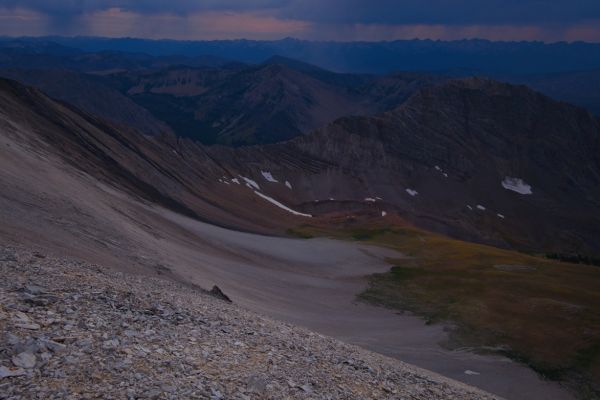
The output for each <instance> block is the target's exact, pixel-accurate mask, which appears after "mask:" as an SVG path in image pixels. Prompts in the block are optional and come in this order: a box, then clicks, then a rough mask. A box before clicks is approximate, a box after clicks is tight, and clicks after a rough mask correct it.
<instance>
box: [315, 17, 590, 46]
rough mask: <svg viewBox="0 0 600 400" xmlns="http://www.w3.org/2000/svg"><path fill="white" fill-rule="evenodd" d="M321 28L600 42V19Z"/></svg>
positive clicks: (344, 34) (381, 36)
mask: <svg viewBox="0 0 600 400" xmlns="http://www.w3.org/2000/svg"><path fill="white" fill-rule="evenodd" d="M320 32H321V33H320V35H324V36H327V37H329V38H330V39H332V40H340V41H355V40H361V41H377V40H401V39H414V38H419V39H433V40H437V39H439V40H458V39H474V38H480V39H489V40H504V41H512V40H514V41H520V40H539V41H545V42H557V41H576V40H585V41H590V42H600V21H596V22H595V23H586V24H578V25H571V26H556V25H555V26H538V25H442V24H431V25H428V24H411V25H384V24H354V25H346V26H337V27H336V28H335V29H331V27H327V26H323V27H321V29H320ZM309 37H310V35H309ZM310 38H314V37H310Z"/></svg>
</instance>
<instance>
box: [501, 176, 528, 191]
mask: <svg viewBox="0 0 600 400" xmlns="http://www.w3.org/2000/svg"><path fill="white" fill-rule="evenodd" d="M502 187H503V188H504V189H507V190H512V191H513V192H517V193H519V194H532V193H533V192H532V191H531V185H528V184H527V183H525V182H524V181H523V179H520V178H511V177H510V176H507V177H505V178H504V180H503V181H502Z"/></svg>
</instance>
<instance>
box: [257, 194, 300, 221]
mask: <svg viewBox="0 0 600 400" xmlns="http://www.w3.org/2000/svg"><path fill="white" fill-rule="evenodd" d="M254 193H255V194H257V195H259V196H260V197H262V198H263V199H265V200H267V201H268V202H269V203H271V204H274V205H276V206H277V207H279V208H281V209H283V210H285V211H287V212H289V213H292V214H294V215H298V216H301V217H309V218H310V217H312V215H310V214H303V213H301V212H298V211H294V210H292V209H291V208H289V207H287V206H286V205H284V204H281V203H280V202H278V201H277V200H275V199H273V198H271V197H269V196H267V195H264V194H262V193H260V192H257V191H256V190H255V191H254Z"/></svg>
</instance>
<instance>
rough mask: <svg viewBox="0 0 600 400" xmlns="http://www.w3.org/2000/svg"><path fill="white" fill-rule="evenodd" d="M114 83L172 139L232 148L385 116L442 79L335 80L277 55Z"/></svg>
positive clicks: (406, 76)
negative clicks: (244, 64) (339, 121)
mask: <svg viewBox="0 0 600 400" xmlns="http://www.w3.org/2000/svg"><path fill="white" fill-rule="evenodd" d="M116 79H120V81H121V83H120V84H121V85H122V87H123V88H124V89H123V90H126V92H127V93H128V94H129V95H130V96H131V98H132V99H133V100H134V101H136V102H137V103H138V104H140V105H142V106H143V107H145V108H146V109H148V110H150V111H151V112H152V113H153V114H154V115H155V116H157V117H158V118H159V119H161V120H163V121H165V122H166V123H167V124H168V125H169V126H170V127H171V128H172V129H173V130H174V132H175V133H176V134H177V135H178V136H182V137H189V138H192V139H195V140H199V141H201V142H203V143H205V144H214V143H218V144H224V145H233V146H240V145H251V144H265V143H275V142H281V141H284V140H288V139H291V138H294V137H296V136H300V135H302V134H304V133H307V132H309V131H311V130H313V129H315V128H318V127H320V126H322V125H324V124H326V123H328V122H331V121H333V120H335V119H336V118H339V117H342V116H348V115H372V114H375V113H377V112H381V111H385V110H389V109H391V108H393V107H395V106H398V105H399V104H400V103H402V102H403V101H404V100H405V99H406V98H407V97H408V96H409V95H410V94H412V93H413V92H414V91H415V90H417V89H418V88H420V87H423V86H426V85H431V84H432V83H435V82H439V81H442V80H443V79H445V78H444V77H436V76H432V75H427V74H395V75H391V76H388V77H374V76H368V75H353V74H335V73H332V72H329V71H325V70H322V69H320V68H317V67H314V66H310V65H308V64H302V63H299V62H296V61H294V60H289V59H284V58H281V57H278V58H274V59H272V60H270V61H269V62H267V63H265V64H263V65H260V66H256V67H248V68H229V69H222V68H221V69H190V68H171V69H168V70H164V71H159V72H156V73H152V74H147V75H144V76H139V75H131V74H129V75H126V76H122V77H118V78H116Z"/></svg>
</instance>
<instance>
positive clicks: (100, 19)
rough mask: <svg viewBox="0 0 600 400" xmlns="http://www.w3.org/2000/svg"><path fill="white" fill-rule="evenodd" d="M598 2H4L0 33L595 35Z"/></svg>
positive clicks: (598, 36) (0, 0) (599, 37)
mask: <svg viewBox="0 0 600 400" xmlns="http://www.w3.org/2000/svg"><path fill="white" fill-rule="evenodd" d="M599 21H600V0H195V1H190V0H0V35H43V34H62V35H92V36H93V35H96V36H111V37H121V36H135V37H148V38H177V39H215V38H242V37H244V38H249V39H252V38H254V39H277V38H282V37H285V36H294V37H299V38H305V39H316V40H322V39H326V40H394V39H412V38H415V37H418V38H431V39H461V38H475V37H477V38H486V39H491V40H543V41H560V40H566V41H574V40H587V41H594V42H597V41H600V23H599Z"/></svg>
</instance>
